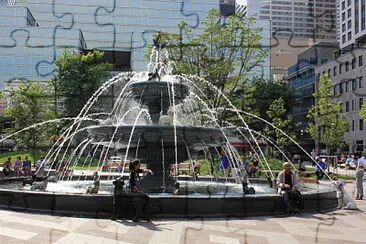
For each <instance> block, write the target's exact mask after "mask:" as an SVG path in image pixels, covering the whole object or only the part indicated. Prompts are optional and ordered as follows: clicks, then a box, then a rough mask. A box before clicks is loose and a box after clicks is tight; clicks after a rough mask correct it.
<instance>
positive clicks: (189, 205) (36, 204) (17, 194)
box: [0, 190, 337, 218]
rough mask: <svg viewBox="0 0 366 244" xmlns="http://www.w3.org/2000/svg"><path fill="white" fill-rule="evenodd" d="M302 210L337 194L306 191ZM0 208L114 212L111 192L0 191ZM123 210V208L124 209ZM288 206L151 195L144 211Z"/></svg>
mask: <svg viewBox="0 0 366 244" xmlns="http://www.w3.org/2000/svg"><path fill="white" fill-rule="evenodd" d="M134 197H135V195H133V194H126V193H124V194H123V195H119V200H120V201H119V202H120V203H121V204H122V206H119V207H118V208H119V209H120V210H121V212H122V215H121V216H122V217H126V218H129V217H131V216H132V215H133V214H132V212H131V211H133V206H132V205H131V204H132V202H133V198H134ZM303 200H304V205H305V209H304V210H303V212H315V211H324V210H329V209H334V208H335V207H336V205H337V199H336V193H335V192H334V191H329V192H321V193H319V192H316V193H311V192H310V193H304V194H303ZM0 208H1V209H6V210H13V211H26V212H37V213H47V214H51V215H66V216H78V217H93V218H110V217H111V216H112V214H113V196H112V195H86V194H85V195H84V194H59V193H51V192H21V191H10V190H0ZM122 210H123V211H122ZM284 210H285V207H284V202H283V199H282V197H281V196H278V195H269V196H268V195H264V196H260V195H245V196H244V195H243V196H214V195H212V196H186V195H179V196H173V195H166V196H150V197H149V198H148V200H147V202H146V206H145V212H146V214H147V216H148V217H149V218H162V217H164V218H184V217H186V218H200V217H216V218H217V217H219V218H242V217H247V216H260V215H281V214H283V213H284Z"/></svg>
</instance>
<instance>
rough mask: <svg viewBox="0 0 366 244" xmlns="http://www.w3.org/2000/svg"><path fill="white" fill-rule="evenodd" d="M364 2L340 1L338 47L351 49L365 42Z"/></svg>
mask: <svg viewBox="0 0 366 244" xmlns="http://www.w3.org/2000/svg"><path fill="white" fill-rule="evenodd" d="M365 34H366V2H365V1H364V0H340V46H341V49H345V48H347V49H352V48H354V46H355V45H356V46H358V45H362V43H364V42H365Z"/></svg>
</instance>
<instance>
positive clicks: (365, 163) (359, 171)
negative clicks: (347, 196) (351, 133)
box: [355, 153, 366, 200]
mask: <svg viewBox="0 0 366 244" xmlns="http://www.w3.org/2000/svg"><path fill="white" fill-rule="evenodd" d="M360 156H361V155H360V154H358V153H357V154H355V158H357V159H358V160H357V161H356V164H357V166H356V188H357V191H356V200H362V198H363V176H364V174H365V167H366V159H365V157H361V158H359V157H360Z"/></svg>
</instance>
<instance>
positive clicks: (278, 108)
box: [265, 97, 296, 147]
mask: <svg viewBox="0 0 366 244" xmlns="http://www.w3.org/2000/svg"><path fill="white" fill-rule="evenodd" d="M267 115H268V117H269V119H270V122H271V123H272V125H274V126H275V127H276V128H278V129H280V130H282V131H283V132H285V133H286V134H287V135H288V136H289V137H291V138H292V139H294V140H296V139H295V133H294V132H293V130H292V117H291V116H290V115H289V112H288V111H287V110H286V108H285V101H284V99H283V98H282V97H280V98H278V99H276V100H274V101H273V102H272V104H271V105H270V107H269V109H268V111H267ZM265 132H266V134H267V136H268V137H269V138H270V139H271V141H273V142H275V143H276V144H277V145H279V146H281V147H284V146H286V145H288V144H290V143H292V141H291V140H290V139H289V138H288V137H287V136H285V135H284V134H283V133H282V132H280V131H279V130H276V129H274V128H273V127H271V126H269V125H267V126H266V128H265Z"/></svg>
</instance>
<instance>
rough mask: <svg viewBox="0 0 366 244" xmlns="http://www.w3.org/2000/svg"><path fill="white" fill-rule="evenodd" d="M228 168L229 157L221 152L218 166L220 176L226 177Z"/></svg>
mask: <svg viewBox="0 0 366 244" xmlns="http://www.w3.org/2000/svg"><path fill="white" fill-rule="evenodd" d="M229 168H230V160H229V157H228V156H227V155H226V153H225V152H224V151H222V152H221V157H220V165H219V169H220V171H221V175H222V176H224V177H228V173H229Z"/></svg>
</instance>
